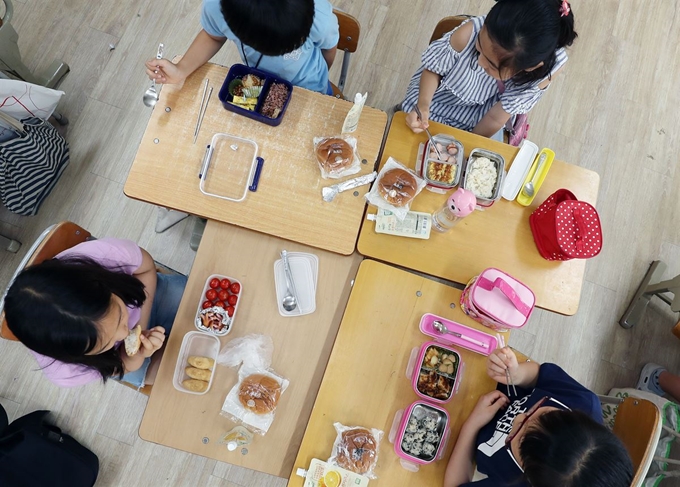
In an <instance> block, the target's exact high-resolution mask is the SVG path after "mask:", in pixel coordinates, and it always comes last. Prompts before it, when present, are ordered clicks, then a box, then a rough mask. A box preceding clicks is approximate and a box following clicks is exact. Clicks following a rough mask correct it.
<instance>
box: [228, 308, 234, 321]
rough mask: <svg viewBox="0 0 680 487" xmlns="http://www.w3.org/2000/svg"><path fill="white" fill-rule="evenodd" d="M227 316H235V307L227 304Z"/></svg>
mask: <svg viewBox="0 0 680 487" xmlns="http://www.w3.org/2000/svg"><path fill="white" fill-rule="evenodd" d="M227 316H229V318H231V317H232V316H234V307H233V306H227Z"/></svg>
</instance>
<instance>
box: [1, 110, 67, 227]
mask: <svg viewBox="0 0 680 487" xmlns="http://www.w3.org/2000/svg"><path fill="white" fill-rule="evenodd" d="M21 123H22V124H23V126H24V133H23V134H20V135H19V136H17V137H16V138H14V139H11V140H8V141H6V142H2V143H0V199H2V202H3V203H4V205H5V206H6V207H7V209H8V210H10V211H11V212H13V213H18V214H19V215H26V216H32V215H35V214H36V213H37V212H38V208H40V204H41V203H42V202H43V200H44V199H45V198H46V197H47V195H48V194H49V193H50V191H51V190H52V188H53V187H54V185H55V184H56V183H57V181H58V180H59V177H60V176H61V173H62V172H64V169H66V166H67V165H68V163H69V150H68V144H67V143H66V141H65V140H64V138H63V137H62V136H61V135H59V133H58V132H57V130H56V129H55V128H54V127H53V126H52V125H51V124H49V123H48V122H46V121H44V120H42V119H39V118H33V117H31V118H26V119H24V120H22V122H21Z"/></svg>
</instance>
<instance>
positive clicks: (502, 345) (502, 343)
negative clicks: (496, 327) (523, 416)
mask: <svg viewBox="0 0 680 487" xmlns="http://www.w3.org/2000/svg"><path fill="white" fill-rule="evenodd" d="M496 338H498V344H499V345H500V348H505V339H504V338H503V335H501V334H500V333H496ZM510 386H512V392H513V394H514V395H515V396H517V389H515V383H514V382H513V380H512V377H511V376H510V371H509V370H508V369H507V368H506V369H505V387H506V388H507V389H508V396H510Z"/></svg>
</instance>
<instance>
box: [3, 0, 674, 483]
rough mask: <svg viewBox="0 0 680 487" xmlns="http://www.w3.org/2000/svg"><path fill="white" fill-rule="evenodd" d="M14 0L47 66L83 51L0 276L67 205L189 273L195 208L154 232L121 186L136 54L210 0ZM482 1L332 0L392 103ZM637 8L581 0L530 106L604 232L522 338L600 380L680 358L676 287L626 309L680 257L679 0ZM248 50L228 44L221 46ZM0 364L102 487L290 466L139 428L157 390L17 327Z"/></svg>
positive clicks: (8, 219)
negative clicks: (35, 198) (78, 375)
mask: <svg viewBox="0 0 680 487" xmlns="http://www.w3.org/2000/svg"><path fill="white" fill-rule="evenodd" d="M13 2H14V6H15V14H14V19H13V20H12V24H13V25H14V27H15V29H16V30H17V31H18V33H19V47H20V50H21V52H22V56H23V59H24V61H25V63H26V64H27V65H28V66H29V67H30V68H31V69H33V70H36V69H40V68H43V67H46V66H47V65H48V64H49V63H50V62H51V61H52V60H53V59H55V58H61V59H63V60H64V61H66V62H67V63H68V64H69V65H70V66H71V72H70V73H69V74H68V76H67V77H66V79H65V80H64V82H63V84H62V85H61V89H62V90H63V91H65V92H66V95H65V97H64V99H63V101H62V104H61V106H60V110H61V111H62V112H63V113H64V114H65V115H66V116H67V117H68V118H69V119H70V120H71V124H70V126H69V127H68V134H67V139H68V141H69V143H70V146H71V164H70V166H69V168H68V169H67V170H66V172H65V174H64V176H63V177H62V179H61V180H60V182H59V184H58V185H57V186H56V188H55V189H54V191H53V193H52V195H51V196H50V197H49V198H48V199H47V201H46V202H45V204H44V206H43V208H42V209H41V211H40V213H39V215H38V216H36V217H32V218H25V217H18V216H15V215H12V214H11V213H9V212H8V211H7V210H5V209H4V208H0V234H5V235H8V236H11V237H12V238H16V239H18V240H20V241H22V242H23V243H24V247H23V248H22V251H20V252H19V254H16V255H15V254H9V253H7V252H1V251H0V286H2V287H3V288H4V287H5V286H6V285H7V284H8V282H9V279H10V277H11V275H12V273H13V271H14V269H15V268H16V266H17V264H18V263H19V261H20V259H21V257H22V256H23V252H24V251H26V250H27V249H28V248H29V246H30V243H31V242H32V241H33V240H34V239H35V238H36V236H38V235H39V234H40V232H41V231H42V230H43V229H45V228H46V227H47V226H49V225H50V224H52V223H54V222H58V221H60V220H72V221H74V222H76V223H78V224H80V225H82V226H84V227H85V228H87V229H89V230H90V231H91V232H92V233H93V234H94V235H97V236H105V235H108V236H116V237H122V238H129V239H132V240H135V241H137V242H138V243H139V244H140V245H141V246H143V247H144V248H146V249H147V250H148V251H149V252H151V254H152V255H153V256H154V257H155V258H156V259H157V260H159V261H160V262H163V263H165V264H167V265H169V266H171V267H174V268H175V269H178V270H180V271H182V272H188V271H189V270H190V268H191V264H192V261H193V257H194V253H193V252H192V251H191V250H190V249H189V245H188V243H189V238H190V235H191V229H192V224H193V221H192V220H191V219H188V220H185V221H183V222H182V223H180V224H178V225H177V226H175V227H173V228H172V229H170V230H168V231H167V232H165V233H163V234H156V233H155V232H154V225H155V219H156V209H155V207H153V206H151V205H148V204H145V203H141V202H137V201H133V200H130V199H128V198H127V197H126V196H125V195H124V194H123V185H124V182H125V178H126V175H127V172H128V169H129V167H130V165H131V163H132V161H133V159H134V155H135V152H136V150H137V146H138V144H139V141H140V139H141V136H142V133H143V131H144V128H145V126H146V123H147V121H148V119H149V116H150V113H151V112H150V110H149V109H148V108H146V107H144V106H143V105H142V103H141V96H142V93H143V92H144V90H145V89H146V87H147V82H148V81H147V79H146V76H145V74H144V70H143V67H142V63H143V61H144V60H145V59H147V58H150V57H152V56H153V55H154V53H155V51H156V47H157V44H158V42H164V43H165V44H166V49H167V50H166V52H167V53H168V54H169V55H170V56H172V55H174V54H182V53H183V52H184V51H185V49H186V48H187V47H188V45H189V43H190V41H191V40H192V39H193V36H194V35H195V34H196V32H197V31H198V28H199V15H200V5H201V1H200V0H163V1H161V0H141V1H140V0H119V1H115V2H114V1H112V0H105V1H103V2H91V1H88V0H53V1H50V2H41V1H38V0H13ZM481 3H482V5H481V6H479V5H477V4H478V2H472V1H458V2H451V1H449V0H354V1H353V0H340V1H338V2H337V3H336V6H337V7H339V8H342V9H343V10H345V11H347V12H349V13H350V14H352V15H354V16H355V17H357V18H358V19H359V21H360V23H361V26H362V37H361V41H360V44H359V51H358V53H357V54H356V55H354V56H353V58H352V65H351V68H350V78H349V81H348V83H347V89H346V93H347V94H349V95H351V94H353V93H355V92H357V91H361V92H364V91H368V93H369V98H368V104H369V105H372V106H374V107H377V108H380V109H383V110H389V109H390V108H391V107H393V106H394V105H395V103H397V102H399V101H400V100H401V97H402V96H403V93H404V90H405V88H406V85H407V84H408V80H409V78H410V77H411V75H412V73H413V71H414V70H415V69H416V67H417V66H418V63H419V58H420V53H421V52H422V51H423V49H424V48H425V46H426V44H427V42H428V40H429V37H430V34H431V32H432V29H433V28H434V26H435V24H436V23H437V21H438V20H439V19H440V18H442V17H444V16H447V15H454V14H459V13H469V14H479V13H484V12H486V11H488V9H489V8H490V6H491V5H492V4H493V2H492V1H491V0H485V1H483V2H481ZM632 7H633V5H632V4H631V3H630V2H620V1H618V0H602V1H598V2H585V1H581V0H575V1H574V5H573V8H574V11H575V14H576V22H577V31H578V33H579V38H578V39H577V41H576V43H575V45H574V46H573V48H572V49H571V51H570V62H569V63H568V64H567V66H566V69H564V70H563V73H562V74H560V75H559V76H558V77H557V78H556V79H555V81H554V82H553V86H551V88H550V89H549V91H548V92H547V93H546V95H545V96H544V98H543V100H542V101H541V102H540V103H539V105H538V106H537V108H536V109H535V110H534V111H533V112H532V113H531V115H530V117H529V121H530V123H531V131H530V138H531V140H533V141H534V142H536V143H537V144H538V145H539V146H549V147H551V148H552V149H554V150H555V152H556V153H557V155H558V157H559V158H560V159H562V160H565V161H568V162H571V163H574V164H578V165H581V166H583V167H587V168H589V169H592V170H594V171H597V172H598V173H599V174H600V176H601V178H602V181H601V187H600V197H599V201H598V204H597V208H598V210H599V212H600V215H601V218H602V222H603V230H604V241H605V246H604V250H603V252H602V253H601V255H600V256H598V257H597V258H595V259H593V260H592V261H590V262H589V263H588V266H587V271H586V281H585V283H584V287H583V293H582V297H581V306H580V309H579V311H578V313H577V314H576V316H573V317H563V316H558V315H556V314H553V313H549V312H543V311H537V312H536V313H535V314H534V317H533V318H532V320H531V322H530V323H529V324H528V325H527V326H526V327H525V328H524V329H523V330H521V331H518V332H514V333H513V335H512V338H511V340H510V344H511V345H512V346H514V347H516V348H517V349H519V350H521V351H522V352H524V353H525V354H527V355H529V356H531V357H533V358H534V359H535V360H538V361H551V362H556V363H558V364H560V365H561V366H562V367H564V368H565V369H566V370H567V371H568V372H569V373H570V374H572V375H573V376H574V377H575V378H576V379H578V380H580V381H581V382H582V383H584V384H585V385H586V386H588V387H590V388H592V389H593V390H595V391H596V392H599V393H603V392H606V391H608V390H609V389H610V388H611V387H614V386H631V385H634V383H635V381H636V379H637V376H638V373H639V370H640V367H641V366H642V365H643V364H644V363H646V362H648V361H652V360H653V361H655V362H658V363H660V364H663V365H665V366H667V367H668V368H669V369H670V370H671V371H675V372H678V373H680V354H679V353H677V352H678V350H680V342H678V340H677V339H676V338H674V337H673V336H672V335H671V334H670V329H671V327H672V326H673V325H674V324H675V323H676V321H677V315H673V314H672V313H671V312H670V310H669V309H668V307H667V306H666V305H665V304H663V303H661V302H660V301H656V302H654V303H653V304H652V306H650V308H649V310H648V311H647V313H646V322H645V323H644V325H643V326H639V327H636V328H634V329H632V330H624V329H622V328H620V327H619V325H618V324H617V321H618V319H619V316H620V315H621V313H622V312H623V310H624V309H625V307H626V305H627V303H628V301H629V300H630V298H631V296H632V294H633V292H634V291H635V288H636V287H637V285H638V283H639V281H640V280H641V279H642V276H643V275H644V273H645V272H646V270H647V266H648V265H649V263H650V261H652V260H654V259H659V258H660V259H662V260H664V261H665V262H666V263H668V264H669V269H670V271H669V275H670V274H671V273H672V274H677V273H680V225H678V222H679V221H680V198H679V197H678V188H680V171H677V170H676V169H677V167H678V162H677V161H678V151H679V150H680V121H679V120H680V119H678V117H677V107H678V106H680V91H678V89H677V86H676V85H677V79H680V63H677V59H680V25H678V23H679V22H680V20H679V17H678V16H677V15H676V6H675V3H673V2H665V1H662V0H650V1H649V2H647V3H646V4H645V8H644V9H639V8H632ZM111 46H115V48H112V47H111ZM339 58H340V56H338V60H337V61H336V65H337V66H336V68H335V69H334V70H333V72H332V79H337V76H338V73H339V70H338V67H339V65H340V59H339ZM237 60H238V57H237V53H236V49H234V48H233V46H227V47H225V48H224V49H223V50H222V52H221V53H219V54H218V56H216V58H215V59H214V61H215V62H218V63H221V64H231V63H233V62H235V61H237ZM167 163H168V164H173V163H175V162H174V161H168V162H167ZM575 192H576V195H577V196H578V188H575ZM0 370H1V371H2V372H1V373H0V403H1V404H2V405H3V406H4V407H5V408H6V409H7V410H8V413H9V415H10V420H11V419H14V418H17V417H19V416H21V415H23V414H25V413H27V412H30V411H33V410H35V409H51V410H52V411H54V412H55V414H56V416H57V424H59V425H60V426H61V427H62V428H64V429H65V430H66V431H67V432H69V433H72V434H73V435H74V436H75V437H76V438H78V439H79V440H80V441H82V442H83V443H84V444H85V445H87V446H89V447H90V448H91V449H93V450H94V451H95V452H97V453H98V454H99V457H100V461H101V473H100V478H99V481H98V482H97V486H100V487H105V486H122V485H126V486H137V485H140V486H141V485H152V486H154V487H159V486H195V485H204V486H207V487H234V486H284V485H285V483H286V482H285V480H282V479H277V478H275V477H270V476H266V475H262V474H259V473H256V472H251V471H249V470H246V469H242V468H238V467H233V466H230V465H228V464H226V463H220V462H216V461H214V460H209V459H206V458H203V457H198V456H194V455H190V454H187V453H184V452H181V451H177V450H172V449H169V448H165V447H162V446H158V445H155V444H152V443H148V442H145V441H142V440H141V439H140V438H139V436H138V435H137V429H138V426H139V423H140V421H141V418H142V414H143V412H144V407H145V404H146V401H147V398H146V397H145V396H143V395H141V394H138V393H136V392H135V391H133V390H131V389H128V388H125V387H122V386H120V385H118V384H115V383H113V384H109V385H107V386H106V387H104V386H101V385H99V384H92V385H89V386H86V387H82V388H79V389H74V390H68V389H59V388H57V387H56V386H53V385H51V383H49V382H48V381H47V380H46V379H44V378H43V377H42V374H41V373H40V371H38V370H36V364H35V361H34V360H33V358H32V357H31V356H30V355H29V354H28V352H27V351H26V349H25V348H24V347H23V346H22V345H20V344H19V343H13V342H7V341H4V340H0ZM169 427H172V425H169Z"/></svg>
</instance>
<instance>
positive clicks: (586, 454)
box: [444, 347, 633, 487]
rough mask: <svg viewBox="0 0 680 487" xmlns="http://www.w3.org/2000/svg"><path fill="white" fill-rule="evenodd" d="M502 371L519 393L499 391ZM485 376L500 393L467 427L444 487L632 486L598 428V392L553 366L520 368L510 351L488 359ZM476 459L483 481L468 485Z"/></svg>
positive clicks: (617, 448) (625, 465) (621, 451)
mask: <svg viewBox="0 0 680 487" xmlns="http://www.w3.org/2000/svg"><path fill="white" fill-rule="evenodd" d="M506 370H507V371H508V372H509V373H510V375H511V377H512V379H513V382H514V384H515V385H516V391H517V394H516V395H515V394H514V391H513V393H512V394H511V395H510V397H508V396H506V395H505V394H504V393H503V392H502V390H506V387H505V385H503V386H500V384H505V383H506V375H505V371H506ZM487 372H488V374H489V376H490V377H491V378H493V379H494V380H496V381H497V382H499V388H498V389H497V390H495V391H493V392H490V393H488V394H486V395H484V396H482V397H481V398H480V400H479V402H478V403H477V406H475V409H474V410H473V411H472V413H471V414H470V417H469V418H468V419H467V421H466V422H465V423H464V425H463V427H462V429H461V432H460V435H459V437H458V440H457V442H456V445H455V447H454V449H453V452H452V454H451V458H450V460H449V464H448V466H447V469H446V476H445V478H444V487H461V486H465V487H500V486H513V487H514V486H517V487H528V486H529V485H531V486H532V487H549V486H550V487H554V486H560V487H577V486H579V487H583V486H588V487H629V486H630V483H631V481H632V479H633V466H632V463H631V460H630V458H629V456H628V453H627V452H626V449H625V447H624V446H623V444H622V443H621V442H620V441H619V440H618V438H617V437H616V436H614V434H613V433H611V432H610V431H609V430H608V429H606V428H605V427H604V426H603V425H602V410H601V408H600V402H599V400H598V398H597V396H596V395H595V394H593V393H592V392H591V391H589V390H588V389H586V388H585V387H583V386H582V385H580V384H579V383H578V382H576V381H575V380H574V379H572V378H571V377H570V376H569V375H567V373H566V372H564V371H563V370H562V369H561V368H560V367H558V366H557V365H555V364H543V365H539V364H537V363H535V362H525V363H522V364H518V363H517V357H516V356H515V354H514V352H513V351H512V350H511V349H510V348H507V347H506V348H503V349H500V350H496V351H495V352H494V353H492V354H491V355H490V356H489V360H488V363H487ZM501 389H502V390H501ZM511 391H512V389H511ZM473 460H474V461H475V462H476V463H477V469H478V470H479V472H481V473H482V474H485V475H486V476H487V478H486V479H484V480H481V481H477V482H471V479H472V474H473V471H474V466H473Z"/></svg>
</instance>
